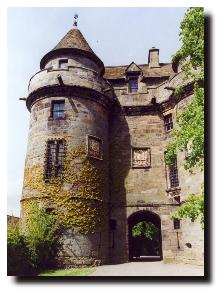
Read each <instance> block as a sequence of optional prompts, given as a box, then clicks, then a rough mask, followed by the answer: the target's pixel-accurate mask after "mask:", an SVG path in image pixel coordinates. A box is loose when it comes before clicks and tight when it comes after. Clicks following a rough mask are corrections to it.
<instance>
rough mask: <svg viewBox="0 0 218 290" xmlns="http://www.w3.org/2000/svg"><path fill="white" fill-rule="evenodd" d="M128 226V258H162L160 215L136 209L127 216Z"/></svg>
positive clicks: (140, 259)
mask: <svg viewBox="0 0 218 290" xmlns="http://www.w3.org/2000/svg"><path fill="white" fill-rule="evenodd" d="M128 226H129V260H130V261H160V260H162V238H161V220H160V217H159V216H158V215H157V214H155V213H153V212H151V211H147V210H142V211H138V212H135V213H133V214H132V215H131V216H130V217H129V218H128Z"/></svg>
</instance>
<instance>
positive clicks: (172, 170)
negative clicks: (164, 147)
mask: <svg viewBox="0 0 218 290" xmlns="http://www.w3.org/2000/svg"><path fill="white" fill-rule="evenodd" d="M169 180H170V188H174V187H178V186H179V177H178V169H177V158H176V157H175V158H174V160H173V164H171V165H169Z"/></svg>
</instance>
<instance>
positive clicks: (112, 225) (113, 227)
mask: <svg viewBox="0 0 218 290" xmlns="http://www.w3.org/2000/svg"><path fill="white" fill-rule="evenodd" d="M109 223H110V229H111V230H112V231H114V230H116V227H117V221H116V220H114V219H110V220H109Z"/></svg>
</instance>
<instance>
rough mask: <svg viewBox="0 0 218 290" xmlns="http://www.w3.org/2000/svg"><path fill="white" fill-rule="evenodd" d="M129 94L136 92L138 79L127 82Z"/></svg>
mask: <svg viewBox="0 0 218 290" xmlns="http://www.w3.org/2000/svg"><path fill="white" fill-rule="evenodd" d="M129 92H130V93H136V92H138V78H134V79H130V80H129Z"/></svg>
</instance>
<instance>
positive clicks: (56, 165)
mask: <svg viewBox="0 0 218 290" xmlns="http://www.w3.org/2000/svg"><path fill="white" fill-rule="evenodd" d="M63 151H64V144H63V140H51V141H48V142H47V154H46V168H45V178H46V179H50V178H62V176H63Z"/></svg>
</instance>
